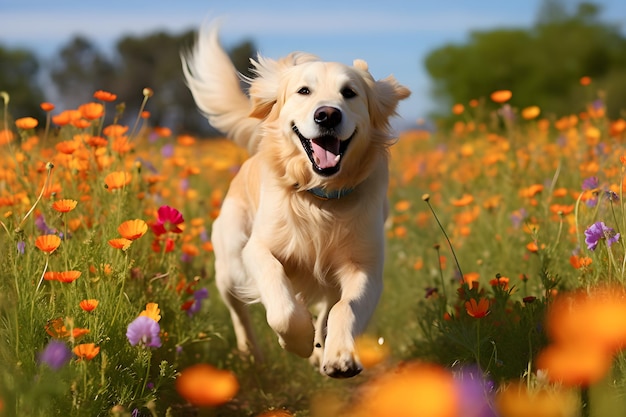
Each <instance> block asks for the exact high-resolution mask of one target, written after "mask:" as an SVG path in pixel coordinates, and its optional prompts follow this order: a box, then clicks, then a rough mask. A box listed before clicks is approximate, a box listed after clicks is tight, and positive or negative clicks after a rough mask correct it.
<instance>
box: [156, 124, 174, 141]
mask: <svg viewBox="0 0 626 417" xmlns="http://www.w3.org/2000/svg"><path fill="white" fill-rule="evenodd" d="M153 130H154V133H156V134H157V135H158V136H160V137H162V138H167V137H170V136H172V130H171V129H170V128H169V127H163V126H155V127H154V129H153Z"/></svg>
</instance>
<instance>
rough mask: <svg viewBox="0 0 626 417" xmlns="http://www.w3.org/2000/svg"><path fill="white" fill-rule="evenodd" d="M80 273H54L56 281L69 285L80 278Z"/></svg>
mask: <svg viewBox="0 0 626 417" xmlns="http://www.w3.org/2000/svg"><path fill="white" fill-rule="evenodd" d="M81 274H82V272H80V271H63V272H57V273H56V277H55V278H56V280H57V281H59V282H64V283H71V282H74V281H76V280H77V279H78V278H80V276H81Z"/></svg>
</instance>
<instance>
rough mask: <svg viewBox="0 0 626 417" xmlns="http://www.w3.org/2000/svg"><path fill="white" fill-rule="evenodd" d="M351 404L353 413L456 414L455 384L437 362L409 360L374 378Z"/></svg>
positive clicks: (413, 416)
mask: <svg viewBox="0 0 626 417" xmlns="http://www.w3.org/2000/svg"><path fill="white" fill-rule="evenodd" d="M363 388H364V392H365V393H366V395H363V396H362V397H359V400H358V401H357V402H355V403H354V404H353V407H352V408H354V411H355V413H354V414H351V415H354V416H403V417H418V416H420V417H423V416H433V417H434V416H436V417H453V416H458V415H460V414H459V412H460V411H461V410H460V404H459V402H460V399H459V392H458V388H457V384H456V382H455V381H454V378H453V377H452V375H451V374H450V373H449V372H447V371H446V370H445V369H443V368H442V367H440V366H438V365H432V364H425V363H420V362H409V363H404V364H402V365H400V366H398V367H397V368H395V369H392V370H391V371H389V372H387V373H385V374H383V375H380V376H378V377H377V378H374V379H373V380H371V381H370V382H368V383H366V385H365V386H364V387H363Z"/></svg>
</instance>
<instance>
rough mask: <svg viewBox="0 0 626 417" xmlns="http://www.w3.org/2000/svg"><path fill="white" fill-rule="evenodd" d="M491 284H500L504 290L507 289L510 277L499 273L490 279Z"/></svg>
mask: <svg viewBox="0 0 626 417" xmlns="http://www.w3.org/2000/svg"><path fill="white" fill-rule="evenodd" d="M489 285H491V286H492V287H497V286H499V287H500V288H502V289H503V290H504V291H506V290H508V289H509V279H508V278H507V277H503V276H500V275H499V274H498V275H496V277H495V278H494V279H492V280H490V281H489Z"/></svg>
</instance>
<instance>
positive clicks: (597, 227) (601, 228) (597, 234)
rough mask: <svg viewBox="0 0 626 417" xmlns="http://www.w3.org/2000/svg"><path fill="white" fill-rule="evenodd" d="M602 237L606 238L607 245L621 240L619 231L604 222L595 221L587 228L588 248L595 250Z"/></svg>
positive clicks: (586, 240)
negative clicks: (616, 231)
mask: <svg viewBox="0 0 626 417" xmlns="http://www.w3.org/2000/svg"><path fill="white" fill-rule="evenodd" d="M600 239H606V245H607V246H611V245H612V244H613V243H615V242H617V241H618V240H619V233H615V230H613V229H612V228H610V227H608V226H607V225H605V224H604V222H595V223H594V224H592V225H591V226H589V227H588V228H587V230H585V243H586V244H587V249H589V250H595V249H596V247H597V246H598V243H599V242H600Z"/></svg>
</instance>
